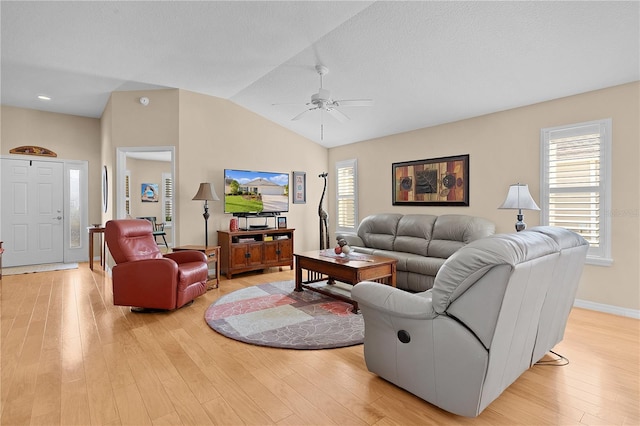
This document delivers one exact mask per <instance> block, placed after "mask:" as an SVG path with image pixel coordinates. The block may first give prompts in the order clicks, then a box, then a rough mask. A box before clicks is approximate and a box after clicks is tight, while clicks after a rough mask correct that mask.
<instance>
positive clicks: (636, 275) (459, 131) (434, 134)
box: [328, 82, 640, 310]
mask: <svg viewBox="0 0 640 426" xmlns="http://www.w3.org/2000/svg"><path fill="white" fill-rule="evenodd" d="M639 95H640V83H638V82H636V83H633V84H626V85H622V86H617V87H612V88H609V89H604V90H598V91H595V92H589V93H585V94H581V95H577V96H572V97H567V98H563V99H558V100H554V101H550V102H544V103H540V104H536V105H531V106H527V107H523V108H517V109H513V110H508V111H504V112H499V113H495V114H491V115H486V116H482V117H476V118H472V119H468V120H463V121H459V122H455V123H450V124H445V125H441V126H436V127H431V128H425V129H420V130H416V131H413V132H408V133H402V134H397V135H392V136H388V137H384V138H380V139H374V140H370V141H365V142H361V143H356V144H352V145H347V146H343V147H337V148H332V149H330V150H329V164H330V165H331V166H330V167H331V171H333V167H334V164H335V162H336V161H340V160H345V159H351V158H357V160H358V188H359V216H360V218H363V217H365V216H367V215H369V214H372V213H379V212H397V213H428V214H443V213H456V214H470V215H476V216H482V217H486V218H488V219H490V220H492V221H494V222H495V223H496V225H497V232H513V226H514V223H515V215H516V213H515V211H512V210H498V209H497V207H498V206H499V205H500V204H501V203H502V201H503V200H504V197H505V195H506V193H507V188H508V187H509V185H510V184H512V183H516V182H522V183H527V184H529V188H530V190H531V193H532V195H533V197H534V199H536V200H539V199H540V197H539V191H540V129H542V128H546V127H553V126H559V125H563V124H571V123H578V122H585V121H591V120H597V119H603V118H612V120H613V145H612V146H613V149H612V155H613V176H612V204H613V206H612V207H613V208H612V211H611V212H607V214H611V216H612V227H613V259H614V264H613V265H612V266H610V267H600V266H587V267H586V268H585V271H584V274H583V277H582V281H581V284H580V288H579V291H578V296H577V297H578V298H579V299H583V300H587V301H590V302H595V303H602V304H607V305H613V306H617V307H622V308H628V309H635V310H638V309H640V291H639V289H640V272H639V266H638V265H639V260H640V246H639V244H640V243H639V240H640V224H639V211H640V210H639V207H640V205H639V201H638V197H637V194H638V193H639V191H640V189H639V187H640V174H639V172H638V160H639V159H640V151H639V145H640V144H639V141H640V125H639V122H640V105H639V104H640V96H639ZM459 154H469V155H470V177H471V181H470V206H469V207H413V206H392V204H391V164H392V163H393V162H398V161H409V160H419V159H425V158H435V157H444V156H450V155H459ZM330 189H331V190H330V192H329V197H328V199H329V200H334V199H335V191H334V189H333V186H330ZM334 209H335V206H334V203H333V202H331V203H330V206H329V214H330V215H331V214H333V212H334ZM524 213H525V222H526V223H527V224H528V225H529V226H534V225H538V224H539V223H540V222H539V220H540V216H539V213H538V212H535V211H525V212H524ZM331 225H335V224H333V223H332V224H331ZM332 235H333V234H332Z"/></svg>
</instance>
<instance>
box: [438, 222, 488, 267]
mask: <svg viewBox="0 0 640 426" xmlns="http://www.w3.org/2000/svg"><path fill="white" fill-rule="evenodd" d="M494 232H495V225H494V224H493V223H491V222H490V221H488V220H486V219H483V218H481V217H475V216H466V215H457V214H446V215H442V216H438V217H437V218H436V221H435V224H434V225H433V234H432V237H431V242H430V243H429V249H428V252H427V255H428V256H430V257H439V258H442V259H447V258H448V257H449V256H451V255H452V254H453V253H455V252H456V251H458V250H460V249H461V248H462V247H464V246H465V245H466V244H469V243H470V242H472V241H475V240H477V239H479V238H483V237H487V236H489V235H492V234H493V233H494Z"/></svg>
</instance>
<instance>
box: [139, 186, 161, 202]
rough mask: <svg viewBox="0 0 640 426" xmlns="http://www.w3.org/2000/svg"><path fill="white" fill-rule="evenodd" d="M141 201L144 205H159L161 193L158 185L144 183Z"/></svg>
mask: <svg viewBox="0 0 640 426" xmlns="http://www.w3.org/2000/svg"><path fill="white" fill-rule="evenodd" d="M140 200H141V201H142V202H143V203H157V202H159V201H160V191H159V190H158V184H157V183H143V184H142V185H140Z"/></svg>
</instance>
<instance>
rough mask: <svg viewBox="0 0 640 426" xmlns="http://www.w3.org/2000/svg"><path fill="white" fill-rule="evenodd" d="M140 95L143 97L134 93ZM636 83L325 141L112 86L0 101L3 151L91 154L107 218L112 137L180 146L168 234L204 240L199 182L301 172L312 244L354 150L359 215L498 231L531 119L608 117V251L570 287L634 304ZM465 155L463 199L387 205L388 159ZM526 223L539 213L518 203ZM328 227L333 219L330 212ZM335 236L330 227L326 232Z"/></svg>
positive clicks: (239, 112) (242, 114)
mask: <svg viewBox="0 0 640 426" xmlns="http://www.w3.org/2000/svg"><path fill="white" fill-rule="evenodd" d="M141 96H147V97H149V99H150V104H149V106H147V107H143V106H142V105H140V103H139V102H138V99H139V98H140V97H141ZM639 98H640V83H633V84H627V85H622V86H618V87H613V88H609V89H604V90H599V91H595V92H590V93H585V94H581V95H577V96H572V97H568V98H564V99H558V100H555V101H550V102H545V103H540V104H537V105H532V106H528V107H524V108H518V109H513V110H509V111H504V112H500V113H496V114H491V115H487V116H482V117H476V118H472V119H469V120H463V121H459V122H456V123H450V124H445V125H441V126H436V127H431V128H426V129H420V130H416V131H413V132H408V133H402V134H398V135H393V136H389V137H385V138H380V139H375V140H371V141H366V142H362V143H357V144H352V145H347V146H344V147H338V148H333V149H330V150H327V149H325V148H323V147H321V146H319V145H317V144H315V143H313V142H311V141H309V140H307V139H305V138H303V137H301V136H299V135H297V134H295V133H292V132H290V131H288V130H286V129H283V128H282V127H280V126H278V125H276V124H274V123H272V122H269V121H267V120H265V119H264V118H262V117H260V116H258V115H256V114H253V113H251V112H249V111H247V110H245V109H243V108H241V107H239V106H237V105H235V104H233V103H232V102H229V101H227V100H223V99H218V98H214V97H210V96H205V95H200V94H195V93H192V92H188V91H183V90H174V89H170V90H155V91H139V92H114V93H113V94H112V96H111V98H110V100H109V102H108V104H107V106H106V108H105V111H104V113H103V116H102V118H101V119H100V120H98V119H91V118H82V117H75V116H69V115H64V114H54V113H47V112H40V111H33V110H25V109H21V108H14V107H7V106H2V110H1V111H2V117H1V119H2V132H1V135H2V138H1V139H0V153H2V154H8V152H9V149H10V148H13V147H15V146H20V145H41V146H45V147H47V148H49V149H52V150H53V151H56V152H57V153H58V156H59V157H60V158H68V159H84V160H89V173H90V183H89V191H90V214H89V222H90V223H93V222H98V221H100V219H101V218H102V222H104V221H105V220H108V219H110V218H112V217H113V212H114V211H115V209H114V196H113V194H114V189H115V185H114V180H113V179H114V176H115V152H116V148H117V147H133V146H175V147H176V157H177V163H176V168H177V176H176V190H175V194H174V196H175V199H176V217H177V218H178V220H179V222H178V223H175V224H174V226H177V227H178V228H177V230H176V232H177V234H176V235H177V236H178V237H177V241H176V243H177V244H202V243H203V242H204V241H203V240H204V237H203V232H204V229H203V226H204V225H203V219H202V212H203V210H202V203H200V202H196V201H192V200H191V198H192V197H193V195H194V194H195V192H196V190H197V188H198V184H199V183H200V182H204V181H209V182H212V183H213V185H214V187H215V189H216V192H217V193H218V195H219V196H222V193H223V187H222V185H223V176H222V175H223V169H224V168H246V169H258V170H265V171H282V172H289V173H290V172H291V171H293V170H300V171H305V172H307V204H295V205H294V204H290V212H289V213H288V214H287V215H286V216H287V219H288V225H289V226H290V227H294V228H296V229H297V231H296V241H295V245H296V250H311V249H313V248H316V247H317V246H318V215H317V203H318V201H319V198H320V194H321V192H322V180H321V179H319V178H318V177H317V176H318V174H320V173H321V172H323V171H329V173H330V175H329V176H330V182H329V187H328V189H329V194H328V197H327V200H328V202H329V206H328V212H329V215H330V218H331V217H332V216H334V210H333V209H334V205H333V204H334V203H333V202H332V201H331V200H332V199H333V198H334V197H335V194H334V188H333V183H334V182H333V180H332V174H333V167H334V164H335V162H336V161H338V160H344V159H349V158H357V159H358V174H359V189H360V205H359V208H360V217H361V218H362V217H364V216H366V215H368V214H372V213H377V212H382V211H391V212H401V213H418V212H423V213H433V214H442V213H461V214H472V215H478V216H483V217H486V218H488V219H490V220H492V221H494V222H495V223H496V224H497V229H498V232H511V231H512V229H513V224H514V222H515V212H513V211H509V210H498V209H497V206H498V205H500V203H501V202H502V201H503V199H504V196H505V194H506V190H507V187H508V186H509V184H511V183H515V182H518V181H519V182H525V183H528V184H529V186H530V189H531V192H532V194H533V195H534V198H535V199H536V200H539V195H538V194H539V189H540V187H539V178H540V177H539V168H540V162H539V137H540V129H541V128H545V127H552V126H557V125H562V124H570V123H576V122H583V121H590V120H596V119H601V118H609V117H610V118H612V119H613V150H612V151H613V182H612V183H613V185H612V192H613V193H612V199H613V208H612V211H611V212H609V214H611V216H612V225H613V259H614V264H613V265H612V266H611V267H596V266H587V267H586V269H585V273H584V274H583V278H582V282H581V285H580V289H579V293H578V298H580V299H583V300H586V301H591V302H595V303H602V304H607V305H613V306H618V307H621V308H628V309H635V310H638V309H640V296H639V288H640V271H639V265H640V247H639V244H640V243H639V240H640V224H639V220H638V219H639V217H638V216H639V207H640V206H639V201H638V200H639V195H640V175H639V172H638V166H637V165H638V164H639V161H640V149H639V141H640V129H639V121H640V118H639V117H640V106H639V104H640V101H639ZM457 154H469V155H470V174H471V184H470V195H471V197H470V201H471V205H470V206H469V207H451V208H447V207H406V206H405V207H400V206H399V207H394V206H392V205H391V179H390V176H391V163H393V162H397V161H407V160H417V159H424V158H434V157H441V156H449V155H457ZM102 164H105V165H107V167H108V171H109V177H110V182H109V187H110V191H109V192H110V199H109V210H108V211H107V213H106V214H104V215H102V216H101V213H100V207H101V200H100V194H101V185H100V181H101V166H102ZM210 213H211V218H210V219H209V230H210V237H209V239H210V242H215V241H216V237H217V236H216V232H215V231H216V230H218V229H228V225H229V219H230V216H229V215H225V214H224V213H223V206H222V203H220V202H214V203H211V209H210ZM525 220H526V222H527V223H528V224H529V226H533V225H537V224H539V214H538V213H537V212H531V211H526V212H525ZM330 225H331V227H332V228H333V227H334V223H333V221H332V220H331V219H330ZM332 235H333V234H332Z"/></svg>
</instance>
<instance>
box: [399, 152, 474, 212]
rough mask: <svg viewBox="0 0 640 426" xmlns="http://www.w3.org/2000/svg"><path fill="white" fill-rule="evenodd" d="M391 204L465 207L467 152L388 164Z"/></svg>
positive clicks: (467, 177)
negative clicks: (390, 180)
mask: <svg viewBox="0 0 640 426" xmlns="http://www.w3.org/2000/svg"><path fill="white" fill-rule="evenodd" d="M391 173H392V179H393V205H394V206H468V205H469V155H468V154H467V155H457V156H453V157H441V158H431V159H428V160H416V161H404V162H401V163H393V164H392V165H391Z"/></svg>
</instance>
